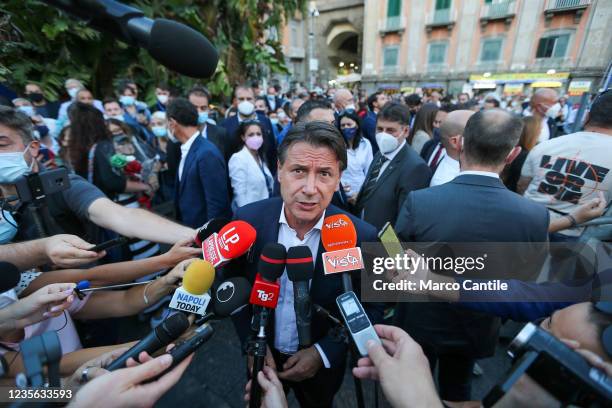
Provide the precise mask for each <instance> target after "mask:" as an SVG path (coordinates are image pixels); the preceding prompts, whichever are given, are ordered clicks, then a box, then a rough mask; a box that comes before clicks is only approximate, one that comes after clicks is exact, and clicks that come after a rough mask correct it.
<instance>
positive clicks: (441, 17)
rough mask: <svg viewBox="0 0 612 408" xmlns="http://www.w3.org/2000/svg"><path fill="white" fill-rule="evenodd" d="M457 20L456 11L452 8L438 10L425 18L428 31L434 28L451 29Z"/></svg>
mask: <svg viewBox="0 0 612 408" xmlns="http://www.w3.org/2000/svg"><path fill="white" fill-rule="evenodd" d="M456 20H457V11H456V10H455V9H454V8H447V9H438V10H434V11H433V12H431V13H429V15H428V16H427V25H426V28H427V30H428V31H430V30H431V29H432V28H434V27H444V26H446V27H448V29H452V28H453V26H454V25H455V21H456Z"/></svg>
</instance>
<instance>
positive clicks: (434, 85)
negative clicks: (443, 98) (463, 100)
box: [419, 82, 446, 89]
mask: <svg viewBox="0 0 612 408" xmlns="http://www.w3.org/2000/svg"><path fill="white" fill-rule="evenodd" d="M419 86H420V87H421V88H430V89H444V88H446V85H444V84H440V83H437V82H426V83H424V84H421V85H419Z"/></svg>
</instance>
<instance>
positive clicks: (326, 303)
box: [223, 197, 384, 367]
mask: <svg viewBox="0 0 612 408" xmlns="http://www.w3.org/2000/svg"><path fill="white" fill-rule="evenodd" d="M282 205H283V201H282V199H281V198H277V197H275V198H270V199H267V200H262V201H258V202H255V203H252V204H249V205H245V206H244V207H240V208H239V209H238V210H237V211H236V214H235V216H234V218H235V219H238V220H243V221H246V222H248V223H249V224H251V225H252V226H253V227H254V228H255V230H256V231H257V240H256V241H255V244H254V245H253V248H251V250H250V251H249V252H248V253H247V255H245V256H243V257H242V258H240V259H237V260H234V261H232V262H230V263H229V264H228V265H227V266H226V267H225V268H224V270H223V276H224V278H227V277H230V276H245V277H246V278H248V279H249V281H250V282H251V283H253V282H254V280H255V274H256V272H257V264H258V261H259V256H260V254H261V251H262V249H263V247H264V246H265V245H266V244H267V243H270V242H278V231H279V226H280V224H279V222H278V221H279V217H280V212H281V209H282ZM340 213H343V214H346V213H345V212H344V211H342V210H340V209H339V208H337V207H335V206H333V205H330V206H329V207H327V210H326V212H325V216H326V217H328V216H330V215H334V214H340ZM347 215H348V216H349V217H350V218H351V220H352V221H353V223H354V224H355V228H356V230H357V246H359V245H361V242H375V241H377V240H378V238H377V236H376V230H375V229H374V228H373V227H372V226H371V225H369V224H367V223H365V222H363V221H362V220H360V219H357V218H355V217H353V216H352V215H349V214H347ZM323 252H325V249H324V248H323V245H322V244H319V250H318V252H317V258H316V262H315V268H314V274H313V278H312V281H311V286H310V297H311V300H312V303H316V304H318V305H320V306H323V307H324V308H326V309H327V310H329V311H331V312H332V314H333V315H335V316H336V317H339V318H340V319H341V317H340V314H339V311H338V308H337V306H336V297H338V296H339V295H340V294H342V293H343V290H342V277H341V276H340V275H339V274H336V275H330V276H325V275H324V273H323V264H322V257H321V255H322V254H323ZM360 273H361V272H358V271H355V272H353V274H352V278H353V288H354V289H353V290H354V291H355V293H357V294H359V292H360V291H359V288H360ZM364 309H365V310H366V312H367V313H368V315H369V317H370V319H371V321H372V324H376V323H379V322H382V317H383V312H384V305H382V304H377V303H365V304H364ZM251 316H252V309H251V308H250V307H248V308H245V309H244V310H242V311H241V312H240V313H239V314H238V315H236V316H234V318H233V321H234V326H235V327H236V331H237V332H238V336H239V337H240V340H241V342H242V344H243V345H245V344H246V342H247V340H248V336H249V335H250V334H253V333H252V332H251V328H250V327H251V325H250V322H251ZM330 328H331V326H330V324H329V322H328V320H327V319H325V318H322V317H320V316H318V315H317V314H316V313H313V314H312V339H313V341H314V342H317V343H319V345H320V346H321V348H322V349H323V352H324V353H325V355H326V356H327V358H328V359H329V362H330V364H331V366H332V367H337V366H339V365H341V364H344V359H345V358H346V354H345V353H346V345H345V344H344V343H342V342H338V341H337V340H336V339H334V338H333V337H332V336H330V335H329V334H328V331H329V329H330ZM266 334H267V340H268V344H269V345H270V348H272V345H273V344H274V313H271V319H269V323H268V327H267V329H266Z"/></svg>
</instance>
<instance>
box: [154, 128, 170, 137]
mask: <svg viewBox="0 0 612 408" xmlns="http://www.w3.org/2000/svg"><path fill="white" fill-rule="evenodd" d="M151 130H152V131H153V134H154V135H155V136H157V137H164V136H166V135H167V134H168V129H166V127H165V126H153V127H152V128H151Z"/></svg>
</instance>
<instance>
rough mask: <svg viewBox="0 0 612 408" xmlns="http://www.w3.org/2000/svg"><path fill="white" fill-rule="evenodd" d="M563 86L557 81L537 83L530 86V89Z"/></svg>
mask: <svg viewBox="0 0 612 408" xmlns="http://www.w3.org/2000/svg"><path fill="white" fill-rule="evenodd" d="M562 86H563V84H562V83H561V82H559V81H539V82H534V83H532V84H531V87H532V88H561V87H562Z"/></svg>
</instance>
